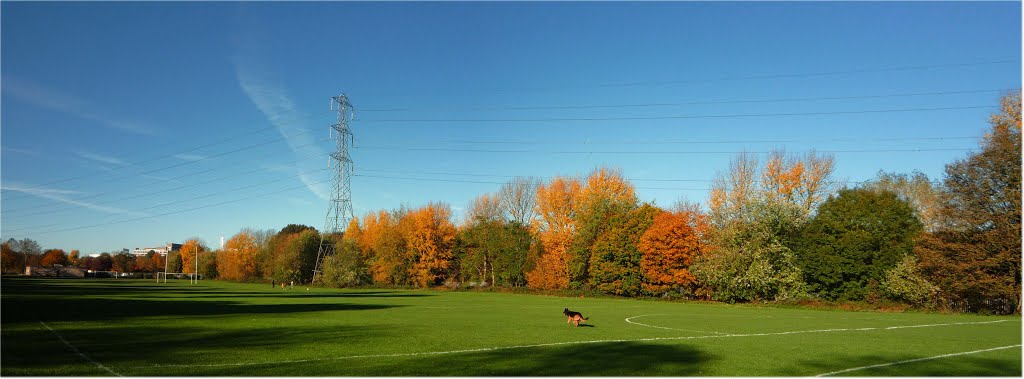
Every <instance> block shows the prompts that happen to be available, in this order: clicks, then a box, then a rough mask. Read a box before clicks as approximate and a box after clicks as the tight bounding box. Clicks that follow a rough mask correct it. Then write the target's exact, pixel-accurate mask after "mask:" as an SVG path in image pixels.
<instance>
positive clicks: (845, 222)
mask: <svg viewBox="0 0 1024 379" xmlns="http://www.w3.org/2000/svg"><path fill="white" fill-rule="evenodd" d="M921 230H922V226H921V222H920V221H918V219H917V217H916V216H915V215H914V210H913V209H912V208H911V207H910V204H908V203H907V202H906V201H903V200H900V199H899V197H898V196H897V195H896V193H894V192H889V191H874V190H866V189H846V190H842V191H839V194H838V196H835V197H830V198H829V199H828V200H826V201H825V202H824V203H823V204H822V205H821V207H819V208H818V214H817V215H816V216H815V217H814V219H812V220H811V221H810V222H809V223H808V224H807V225H806V226H805V227H804V228H803V230H801V231H800V233H799V237H798V238H797V240H796V243H795V245H796V253H797V262H798V263H799V265H800V268H801V270H802V271H803V277H804V281H805V282H806V283H807V289H808V291H809V292H810V293H812V294H814V295H817V296H819V297H821V298H824V299H829V300H837V299H841V300H863V299H865V298H866V297H867V296H868V295H869V291H870V290H871V289H872V288H874V289H877V288H878V284H879V283H881V282H882V280H883V279H884V278H885V273H886V271H888V270H890V269H892V268H893V267H895V266H896V263H897V262H899V261H900V259H902V257H903V256H905V255H907V254H910V253H911V252H912V250H913V246H914V238H915V237H916V236H917V234H918V233H920V232H921ZM873 295H878V294H877V293H876V294H873Z"/></svg>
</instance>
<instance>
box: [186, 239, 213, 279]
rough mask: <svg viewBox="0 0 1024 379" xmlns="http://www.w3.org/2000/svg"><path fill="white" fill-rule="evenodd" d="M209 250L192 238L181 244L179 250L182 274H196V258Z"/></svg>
mask: <svg viewBox="0 0 1024 379" xmlns="http://www.w3.org/2000/svg"><path fill="white" fill-rule="evenodd" d="M207 250H209V248H207V247H206V244H204V243H202V241H200V240H199V239H198V238H190V239H188V240H186V241H185V243H183V244H181V248H179V249H178V251H179V253H180V254H181V272H184V273H195V272H196V257H197V256H199V255H202V254H203V253H205V252H206V251H207Z"/></svg>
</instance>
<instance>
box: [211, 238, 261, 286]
mask: <svg viewBox="0 0 1024 379" xmlns="http://www.w3.org/2000/svg"><path fill="white" fill-rule="evenodd" d="M258 248H259V246H258V245H257V241H256V235H255V234H254V233H253V232H252V231H250V230H242V231H240V232H238V233H237V234H235V235H234V236H232V237H231V238H230V239H228V240H227V241H226V242H225V243H224V250H223V251H221V252H219V253H218V254H217V272H218V273H219V274H220V277H221V278H223V279H228V280H247V279H251V278H254V277H256V276H257V273H258V271H257V268H258V266H257V264H256V254H257V250H258Z"/></svg>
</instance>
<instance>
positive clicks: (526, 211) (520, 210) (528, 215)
mask: <svg viewBox="0 0 1024 379" xmlns="http://www.w3.org/2000/svg"><path fill="white" fill-rule="evenodd" d="M539 185H540V180H538V179H537V178H533V177H516V178H514V179H512V180H510V181H508V182H506V183H504V184H502V185H501V188H500V189H499V190H498V195H497V198H498V200H499V201H500V202H501V209H502V210H503V211H504V212H505V214H506V218H507V219H508V220H509V221H511V222H515V223H518V224H519V225H527V226H528V225H531V223H532V222H533V219H534V215H535V213H534V208H535V206H536V199H537V187H538V186H539Z"/></svg>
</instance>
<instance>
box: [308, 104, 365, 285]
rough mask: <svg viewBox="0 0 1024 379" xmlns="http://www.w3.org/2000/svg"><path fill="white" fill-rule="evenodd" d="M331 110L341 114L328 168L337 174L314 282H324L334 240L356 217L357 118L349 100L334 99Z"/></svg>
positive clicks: (334, 126) (322, 233) (321, 237)
mask: <svg viewBox="0 0 1024 379" xmlns="http://www.w3.org/2000/svg"><path fill="white" fill-rule="evenodd" d="M331 110H332V111H336V112H338V122H337V123H336V124H334V125H331V130H330V133H331V140H333V141H335V151H334V152H333V153H331V158H330V159H329V160H328V163H327V164H328V166H329V167H330V168H331V172H332V173H333V174H334V180H332V181H331V183H332V185H331V200H330V202H329V203H328V204H327V220H326V221H325V222H324V229H323V230H322V231H320V249H319V251H318V252H317V254H316V266H314V268H313V282H314V283H316V282H317V281H318V280H320V279H321V277H320V272H321V271H322V270H323V263H324V258H327V257H329V256H331V255H334V243H335V242H336V241H335V239H334V238H332V237H338V236H340V235H341V233H342V232H343V231H344V229H343V228H345V227H347V226H348V221H349V220H351V219H352V218H353V217H354V216H353V214H352V187H351V183H352V169H353V165H352V157H351V156H350V155H349V152H348V149H349V146H351V145H352V144H353V143H354V140H353V137H352V130H351V129H350V128H349V126H348V123H349V121H352V119H353V118H354V117H355V111H354V109H353V108H352V103H349V101H348V96H345V94H341V95H340V96H332V97H331Z"/></svg>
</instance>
